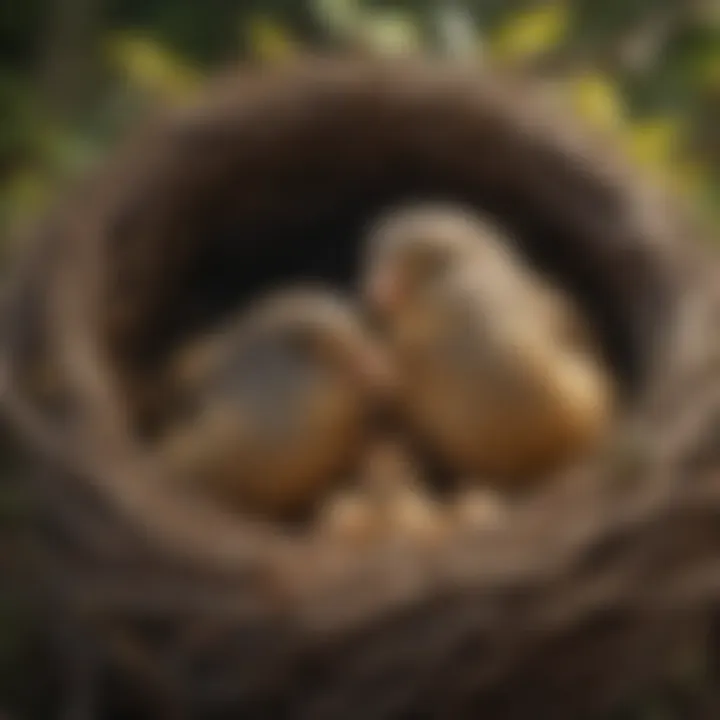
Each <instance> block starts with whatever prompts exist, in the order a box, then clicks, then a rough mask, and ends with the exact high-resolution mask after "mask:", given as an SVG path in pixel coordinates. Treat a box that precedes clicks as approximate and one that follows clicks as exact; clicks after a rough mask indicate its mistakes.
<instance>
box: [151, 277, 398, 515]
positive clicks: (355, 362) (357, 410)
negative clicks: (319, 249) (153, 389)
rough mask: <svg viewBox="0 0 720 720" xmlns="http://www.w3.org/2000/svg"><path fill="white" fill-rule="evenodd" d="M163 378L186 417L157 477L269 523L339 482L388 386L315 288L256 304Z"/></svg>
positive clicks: (382, 370) (344, 320) (355, 329)
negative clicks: (167, 472) (176, 480)
mask: <svg viewBox="0 0 720 720" xmlns="http://www.w3.org/2000/svg"><path fill="white" fill-rule="evenodd" d="M170 376H171V378H172V381H173V383H174V387H175V388H176V390H177V393H178V395H179V397H180V399H181V403H184V405H185V407H184V417H182V418H181V420H180V421H179V422H177V423H175V424H174V425H171V426H170V430H169V432H167V433H166V436H165V437H164V439H162V440H161V441H160V447H159V453H160V458H161V460H162V461H163V462H165V463H166V467H169V468H170V469H171V471H172V474H173V476H179V477H185V478H186V479H187V480H188V481H189V482H191V483H193V484H194V486H196V487H200V488H201V489H202V490H204V491H208V492H209V493H210V494H211V495H212V496H214V497H215V498H217V499H218V500H219V501H222V502H224V503H228V504H230V505H232V506H234V507H237V508H239V509H241V510H245V511H248V512H253V513H261V514H266V515H268V516H270V517H273V518H277V517H281V516H290V515H295V514H296V513H302V512H303V511H306V510H308V509H309V508H311V507H312V505H313V504H314V503H315V502H316V501H318V500H320V499H321V497H322V494H323V491H324V490H326V489H327V488H328V487H329V486H331V485H332V483H333V482H334V481H335V480H336V479H337V478H339V477H340V476H342V475H343V473H346V472H348V471H349V468H350V467H351V466H352V465H353V463H354V462H355V461H356V460H357V459H358V458H359V456H360V454H361V452H362V448H363V443H364V441H365V438H366V436H367V433H368V432H369V428H370V425H371V420H372V415H373V411H374V408H375V407H377V406H378V405H379V404H381V403H382V401H383V400H382V399H383V397H384V393H385V392H386V391H387V389H388V387H389V381H390V377H391V376H390V371H389V366H388V365H386V364H385V361H384V358H383V354H382V352H381V350H380V348H379V347H378V346H377V345H376V343H375V342H374V340H373V338H372V337H371V336H370V334H369V333H368V332H367V331H366V329H365V327H364V326H363V322H362V319H361V317H360V316H359V314H358V313H357V312H356V311H355V309H354V308H353V307H352V306H351V304H350V303H348V302H347V301H345V299H344V298H341V297H339V296H337V295H335V294H333V293H331V292H329V291H325V290H321V289H315V288H297V289H291V290H287V291H284V292H279V293H276V294H273V295H270V296H269V297H265V298H263V299H261V300H259V301H258V302H257V303H256V304H254V305H253V306H252V307H250V308H249V309H248V310H247V312H246V313H244V314H243V315H242V317H241V318H240V320H239V321H236V322H235V323H234V324H231V325H230V326H229V327H227V328H224V329H223V330H222V331H221V332H219V333H217V334H216V335H215V336H214V337H211V338H208V339H205V340H203V341H201V342H200V343H198V344H196V345H195V346H193V347H192V348H190V350H188V351H185V352H183V353H181V355H180V357H179V358H178V359H177V361H176V362H175V364H174V367H173V368H172V369H171V370H170ZM171 386H172V383H171Z"/></svg>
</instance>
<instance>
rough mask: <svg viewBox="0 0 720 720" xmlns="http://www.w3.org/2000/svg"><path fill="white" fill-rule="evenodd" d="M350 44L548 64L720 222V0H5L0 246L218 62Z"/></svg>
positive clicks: (6, 636) (4, 628)
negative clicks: (131, 130) (141, 122)
mask: <svg viewBox="0 0 720 720" xmlns="http://www.w3.org/2000/svg"><path fill="white" fill-rule="evenodd" d="M346 47H349V48H353V49H361V50H363V51H371V52H377V53H391V54H392V53H407V52H413V51H422V52H427V53H433V54H440V55H456V56H459V57H463V58H467V59H468V60H471V61H472V62H476V63H478V64H479V65H485V66H491V67H492V66H502V67H517V68H522V69H525V70H529V71H531V72H534V73H538V74H541V75H544V76H546V77H549V78H552V79H553V80H554V82H555V83H556V85H555V86H556V87H557V89H558V92H560V93H562V94H564V95H565V96H566V98H567V99H568V101H569V103H570V106H571V107H572V108H573V109H574V111H575V112H577V113H578V114H580V115H582V116H583V117H584V118H585V119H586V120H587V121H588V122H590V123H593V124H595V125H597V126H598V127H600V128H602V129H603V130H605V131H607V132H610V133H614V134H615V135H616V137H617V140H618V142H619V143H621V144H622V145H623V146H624V147H625V148H626V149H627V151H628V153H630V154H631V155H632V156H633V157H634V158H635V160H636V161H637V162H638V163H639V164H640V165H641V166H643V167H644V168H645V169H646V170H647V172H648V173H652V174H653V175H654V176H655V177H656V179H657V180H658V181H659V182H661V183H664V184H667V185H668V186H669V187H670V188H671V189H672V190H673V191H675V192H677V193H681V194H683V195H686V196H687V197H688V198H689V199H690V201H691V202H692V203H694V204H696V206H697V207H698V209H699V210H700V211H701V212H702V213H703V214H705V215H706V216H707V217H708V218H709V219H710V221H711V222H718V221H719V220H720V212H718V209H717V208H718V202H717V199H718V196H720V162H719V161H720V131H718V123H719V121H720V0H566V1H564V2H563V1H558V0H553V1H551V2H538V1H535V2H528V1H521V0H398V1H397V2H370V1H369V0H202V1H201V0H1V2H0V238H2V241H3V242H2V245H1V246H0V247H2V248H3V250H8V249H9V248H10V247H11V246H12V242H13V238H19V237H22V230H23V229H24V228H25V227H26V226H27V225H28V224H29V223H31V222H32V220H33V218H34V217H36V216H37V214H38V213H39V212H41V211H42V209H43V208H44V207H45V206H46V205H47V203H48V202H50V200H51V199H52V198H53V196H54V194H55V193H56V192H57V189H58V188H59V187H62V185H63V184H64V183H67V182H68V181H69V180H70V179H71V178H72V177H73V176H75V175H76V174H77V173H80V172H83V171H85V170H86V169H87V168H88V167H90V166H92V164H94V163H96V162H98V161H99V159H101V158H102V157H103V154H104V153H105V152H106V150H107V149H108V148H109V147H110V146H112V144H113V143H114V142H116V141H117V139H118V138H119V137H121V136H122V135H123V134H124V133H125V132H127V131H128V129H129V128H131V127H132V125H133V123H135V122H137V121H138V120H139V119H140V118H142V117H143V116H147V115H148V114H149V113H153V112H156V111H158V110H160V109H162V108H164V107H171V106H173V105H175V104H182V103H185V102H188V101H191V100H192V98H193V97H194V95H195V93H196V92H198V90H199V89H200V88H201V87H202V85H203V79H204V78H205V77H206V76H208V75H210V74H212V73H213V72H214V71H216V70H217V69H219V68H222V67H225V66H227V65H229V64H232V63H235V62H237V61H239V60H247V59H250V60H252V61H256V62H268V63H284V62H292V61H293V58H294V57H296V56H297V54H298V53H302V52H304V51H305V50H307V49H308V48H310V49H325V48H327V49H331V48H332V49H338V48H346ZM18 512H19V509H18V507H17V503H16V502H15V500H14V499H13V498H12V497H10V496H8V494H7V493H3V492H2V491H1V487H0V717H4V716H3V711H4V710H7V711H8V712H11V714H12V716H13V717H15V716H17V717H25V715H24V713H25V712H29V710H28V708H29V707H30V706H31V705H32V704H33V703H32V702H30V700H31V699H32V698H33V695H34V694H36V692H35V691H34V689H33V688H34V687H35V682H34V680H35V679H34V678H32V677H31V671H30V670H29V667H30V666H29V665H28V662H29V661H26V658H25V656H26V655H27V653H28V652H29V648H30V647H31V645H32V644H31V643H30V641H29V638H30V636H31V635H32V622H31V621H30V620H29V619H28V617H29V610H28V608H27V606H26V605H25V604H24V603H23V602H22V600H20V599H19V598H18V597H17V596H16V595H14V594H12V593H10V592H7V590H8V587H9V584H8V583H5V582H4V581H3V579H2V575H1V573H3V572H4V568H7V567H8V566H9V565H8V563H12V558H9V557H8V555H9V553H8V552H7V550H6V549H5V548H6V547H7V545H6V544H5V545H3V537H4V534H5V533H7V532H8V529H9V528H11V527H12V521H13V517H15V516H16V515H17V513H18ZM646 711H647V713H648V714H643V715H642V717H648V718H650V717H670V716H669V715H662V714H650V711H648V708H647V706H644V709H643V713H645V712H646ZM652 712H655V710H652ZM39 717H42V715H39ZM636 717H640V716H636Z"/></svg>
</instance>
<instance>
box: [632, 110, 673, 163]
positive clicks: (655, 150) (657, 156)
mask: <svg viewBox="0 0 720 720" xmlns="http://www.w3.org/2000/svg"><path fill="white" fill-rule="evenodd" d="M681 136H682V129H681V127H680V124H679V123H678V122H677V121H676V120H674V119H672V118H653V119H651V120H645V121H644V122H641V123H637V124H635V125H633V126H631V127H630V128H629V129H628V135H627V142H626V146H627V149H628V152H629V153H630V155H631V156H632V157H633V158H634V159H635V160H636V161H637V162H639V163H640V164H642V165H644V166H645V167H648V168H655V169H662V168H666V167H667V166H668V164H670V163H672V162H673V159H674V157H675V156H676V154H677V150H678V145H679V142H680V140H681Z"/></svg>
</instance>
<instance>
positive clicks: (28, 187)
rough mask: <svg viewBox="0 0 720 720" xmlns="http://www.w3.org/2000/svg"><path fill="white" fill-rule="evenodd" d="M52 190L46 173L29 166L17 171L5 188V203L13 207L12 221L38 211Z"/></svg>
mask: <svg viewBox="0 0 720 720" xmlns="http://www.w3.org/2000/svg"><path fill="white" fill-rule="evenodd" d="M49 190H50V181H49V179H48V177H47V175H46V174H45V173H42V172H41V171H39V170H38V169H36V168H32V167H28V168H24V169H22V170H19V171H18V172H16V173H15V175H14V176H13V177H12V179H11V180H10V181H9V182H8V183H7V185H6V186H5V188H4V190H3V203H5V204H7V206H8V207H9V208H10V209H11V212H12V221H18V220H22V219H23V218H26V217H29V216H30V215H32V214H33V213H35V212H37V211H38V210H39V209H40V208H41V207H42V206H43V204H44V202H45V200H46V198H47V196H48V193H49Z"/></svg>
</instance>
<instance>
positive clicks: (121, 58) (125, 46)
mask: <svg viewBox="0 0 720 720" xmlns="http://www.w3.org/2000/svg"><path fill="white" fill-rule="evenodd" d="M107 54H108V57H109V59H110V62H111V63H112V64H113V65H114V66H115V68H116V69H117V70H118V71H119V72H120V73H121V74H122V75H123V76H124V78H125V80H126V82H128V83H129V84H130V85H132V86H134V87H136V88H138V89H140V90H142V91H145V92H149V93H151V94H153V95H158V96H160V97H162V98H164V99H166V100H180V99H184V98H185V97H187V96H188V95H190V94H191V93H192V92H193V90H194V89H195V88H196V86H197V84H198V80H199V73H198V72H197V71H196V70H195V68H193V67H191V66H190V65H188V64H186V63H185V62H184V61H183V60H182V59H180V58H179V57H177V56H176V55H175V54H173V53H171V52H170V51H169V50H167V49H166V48H164V47H162V46H161V45H160V44H159V43H157V42H156V41H154V40H152V39H150V38H147V37H143V36H138V35H132V34H119V35H116V36H115V37H114V38H112V39H111V40H110V42H109V43H108V46H107Z"/></svg>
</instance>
